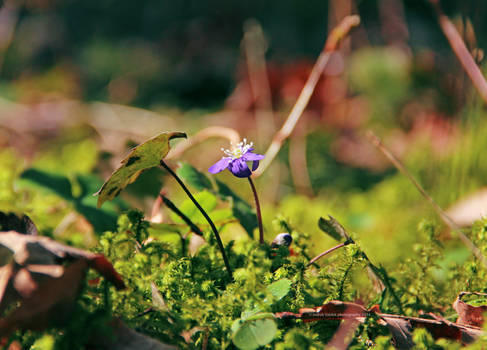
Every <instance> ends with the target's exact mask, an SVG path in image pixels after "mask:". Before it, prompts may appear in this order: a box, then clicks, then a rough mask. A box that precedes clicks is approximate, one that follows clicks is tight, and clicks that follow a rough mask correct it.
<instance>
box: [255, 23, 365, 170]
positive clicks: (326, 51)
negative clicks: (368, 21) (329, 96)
mask: <svg viewBox="0 0 487 350" xmlns="http://www.w3.org/2000/svg"><path fill="white" fill-rule="evenodd" d="M359 23H360V17H358V16H347V17H345V18H344V19H343V20H342V21H341V22H340V24H339V25H338V26H337V27H336V28H335V29H333V30H332V32H331V33H330V35H329V36H328V39H327V40H326V43H325V47H324V48H323V50H322V51H321V53H320V55H319V57H318V59H317V60H316V63H315V65H314V66H313V69H312V70H311V73H310V75H309V77H308V80H307V81H306V84H305V85H304V87H303V89H302V90H301V94H300V95H299V97H298V99H297V101H296V103H295V105H294V107H293V109H292V110H291V113H289V116H288V117H287V119H286V122H285V123H284V125H283V126H282V127H281V129H280V130H279V131H278V132H277V133H276V134H275V135H274V138H273V139H272V143H271V145H270V146H269V148H268V149H267V152H266V154H265V158H264V159H263V160H262V162H261V165H260V167H259V169H257V170H256V171H255V172H254V176H256V177H257V176H260V175H261V174H262V173H263V172H264V171H265V170H266V168H267V167H268V166H269V164H270V163H271V162H272V161H273V160H274V158H275V157H276V155H277V153H278V152H279V150H280V149H281V146H282V144H283V142H284V140H286V139H287V138H288V137H289V136H290V135H291V133H292V131H293V130H294V127H295V126H296V123H297V122H298V120H299V118H300V117H301V115H302V114H303V112H304V109H305V108H306V106H307V105H308V102H309V100H310V98H311V95H312V94H313V92H314V89H315V87H316V84H317V83H318V80H319V79H320V77H321V75H322V74H323V71H324V70H325V67H326V65H327V64H328V61H329V60H330V57H331V54H332V52H333V51H335V50H336V48H337V46H338V44H339V43H340V41H341V40H342V39H343V38H345V37H346V36H347V35H348V33H349V32H350V30H351V29H352V28H353V27H355V26H357V25H358V24H359Z"/></svg>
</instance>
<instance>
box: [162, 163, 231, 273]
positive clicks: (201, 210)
mask: <svg viewBox="0 0 487 350" xmlns="http://www.w3.org/2000/svg"><path fill="white" fill-rule="evenodd" d="M160 164H161V166H162V167H163V168H164V169H166V171H167V172H168V173H169V174H170V175H171V176H172V177H174V179H175V180H176V181H177V183H178V184H179V185H180V186H181V188H182V189H183V191H184V192H185V193H186V195H187V196H188V197H189V199H191V201H192V202H193V203H194V205H195V206H196V208H198V210H199V211H200V212H201V214H202V215H203V216H204V217H205V219H206V221H208V223H209V224H210V227H211V229H212V230H213V233H214V234H215V238H216V242H217V243H218V247H219V248H220V251H221V253H222V257H223V261H224V263H225V267H226V268H227V272H228V275H229V276H230V279H231V280H233V274H232V268H231V267H230V263H229V262H228V258H227V254H226V253H225V247H224V246H223V243H222V240H221V238H220V234H219V233H218V230H217V228H216V226H215V224H214V223H213V221H212V220H211V218H210V217H209V216H208V214H207V213H206V211H205V210H204V209H203V208H202V207H201V205H200V204H199V203H198V201H197V200H196V199H195V198H194V197H193V195H192V194H191V192H189V190H188V188H187V187H186V185H185V184H184V182H183V181H182V180H181V179H180V178H179V176H177V175H176V173H175V172H174V171H173V170H172V169H171V168H170V167H169V166H168V165H167V164H166V163H165V162H164V160H163V159H161V161H160Z"/></svg>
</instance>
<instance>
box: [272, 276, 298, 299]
mask: <svg viewBox="0 0 487 350" xmlns="http://www.w3.org/2000/svg"><path fill="white" fill-rule="evenodd" d="M291 285H292V282H291V281H290V280H288V279H287V278H283V279H280V280H279V281H276V282H274V283H271V284H270V285H268V286H267V291H268V292H269V293H271V294H272V295H273V296H274V298H275V299H276V300H281V299H282V298H284V297H285V296H286V295H287V293H289V291H290V290H291Z"/></svg>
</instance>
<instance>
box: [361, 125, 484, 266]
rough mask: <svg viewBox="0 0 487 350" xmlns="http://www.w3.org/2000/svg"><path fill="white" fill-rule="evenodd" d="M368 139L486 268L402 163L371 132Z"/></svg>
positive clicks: (473, 248)
mask: <svg viewBox="0 0 487 350" xmlns="http://www.w3.org/2000/svg"><path fill="white" fill-rule="evenodd" d="M368 137H369V139H370V140H371V142H372V144H373V145H374V146H376V147H377V148H378V149H379V150H380V151H381V152H382V153H383V154H384V155H385V156H386V157H387V158H388V159H389V160H390V161H391V163H392V164H394V166H395V167H396V168H397V169H398V170H399V171H400V172H401V173H403V174H404V175H405V176H406V177H407V178H408V179H409V181H411V183H412V184H413V185H414V187H416V189H417V190H418V191H419V193H421V195H422V196H423V197H424V198H425V199H426V200H427V201H428V202H429V203H430V204H431V206H432V207H433V209H434V210H435V211H436V213H437V214H438V215H439V217H440V218H441V219H442V220H443V222H444V223H445V224H447V225H448V227H450V229H451V230H452V231H453V232H455V233H456V234H457V235H458V237H459V238H460V240H461V241H462V242H463V244H465V245H466V246H467V248H469V249H470V250H471V251H472V253H473V254H474V255H475V256H476V257H477V259H479V260H480V261H481V262H482V264H483V265H484V266H485V267H487V259H486V258H485V256H484V255H483V254H482V252H481V251H480V249H479V248H478V247H477V246H476V245H475V244H474V243H473V242H472V241H471V240H470V238H468V237H467V236H466V235H465V234H464V233H463V232H462V231H461V228H460V226H458V225H457V224H456V223H455V222H454V221H453V220H452V218H450V217H449V216H448V214H447V213H446V212H445V211H444V210H443V209H442V208H441V207H440V206H439V205H438V203H436V202H435V200H434V199H433V198H432V197H431V196H430V195H429V194H428V193H426V191H425V190H424V188H423V187H422V186H421V185H420V184H419V183H418V181H416V179H415V178H414V176H413V175H412V174H411V173H410V172H409V170H408V169H407V168H406V167H405V166H404V164H402V162H401V161H400V160H399V159H398V158H396V156H395V155H394V154H392V152H391V151H389V149H387V147H386V146H385V145H384V144H383V143H382V141H381V140H380V139H379V138H378V137H377V136H376V135H375V134H374V133H373V132H372V131H369V132H368Z"/></svg>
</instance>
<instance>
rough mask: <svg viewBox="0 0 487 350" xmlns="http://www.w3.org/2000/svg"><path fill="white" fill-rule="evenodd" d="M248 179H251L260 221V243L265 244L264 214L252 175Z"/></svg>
mask: <svg viewBox="0 0 487 350" xmlns="http://www.w3.org/2000/svg"><path fill="white" fill-rule="evenodd" d="M247 179H249V183H250V187H251V188H252V192H253V193H254V199H255V210H256V211H257V221H258V223H259V243H260V244H264V228H263V226H262V214H261V212H260V203H259V197H258V196H257V190H256V189H255V185H254V182H253V181H252V179H251V178H250V176H249V177H248V178H247Z"/></svg>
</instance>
